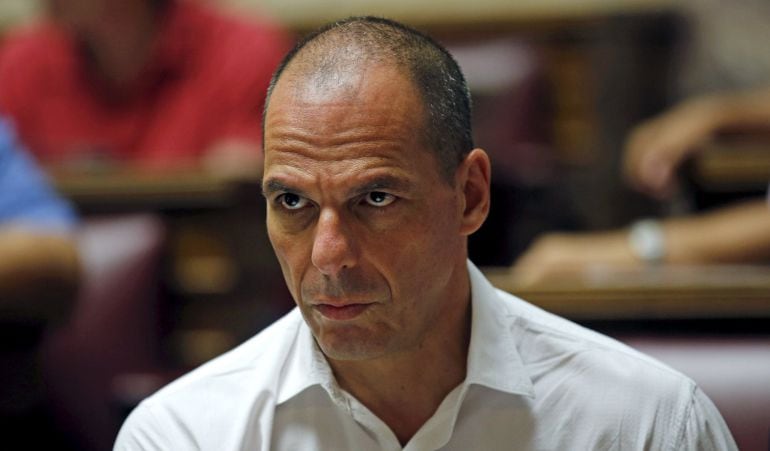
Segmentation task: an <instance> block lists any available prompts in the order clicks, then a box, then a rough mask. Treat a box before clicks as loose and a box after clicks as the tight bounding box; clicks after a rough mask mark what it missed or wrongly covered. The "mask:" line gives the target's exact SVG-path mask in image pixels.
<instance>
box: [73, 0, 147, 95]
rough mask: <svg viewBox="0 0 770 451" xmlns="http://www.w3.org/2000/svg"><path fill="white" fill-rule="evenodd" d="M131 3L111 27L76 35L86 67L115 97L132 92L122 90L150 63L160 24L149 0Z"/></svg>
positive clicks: (128, 87) (133, 81) (129, 85)
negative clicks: (133, 5)
mask: <svg viewBox="0 0 770 451" xmlns="http://www.w3.org/2000/svg"><path fill="white" fill-rule="evenodd" d="M134 4H135V5H137V6H136V7H135V8H131V9H128V10H127V11H126V15H125V17H122V18H120V20H116V21H113V23H112V24H111V26H110V27H106V26H105V27H97V28H96V29H94V30H92V32H90V33H88V34H85V35H81V36H80V38H79V39H80V43H81V45H82V46H83V48H84V50H85V55H86V58H87V64H88V68H89V70H91V71H92V74H93V75H94V76H95V77H96V78H97V79H98V80H100V81H101V82H102V83H103V86H104V88H105V89H106V90H107V91H108V93H109V94H110V96H114V97H116V98H122V97H124V96H126V95H129V94H131V93H129V92H124V91H125V90H126V89H128V90H130V89H131V85H132V84H133V83H135V82H136V81H137V79H138V77H139V76H140V74H141V73H142V71H143V70H144V69H145V67H146V66H147V64H148V63H149V60H150V58H151V57H152V53H153V50H154V48H155V45H156V41H157V37H158V33H159V28H160V19H161V18H160V14H159V13H158V11H156V10H155V9H153V8H152V7H150V5H149V2H134Z"/></svg>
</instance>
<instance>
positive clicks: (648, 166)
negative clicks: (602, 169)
mask: <svg viewBox="0 0 770 451" xmlns="http://www.w3.org/2000/svg"><path fill="white" fill-rule="evenodd" d="M756 128H765V129H768V128H770V88H766V89H761V90H756V91H748V92H741V93H730V94H720V95H710V96H704V97H698V98H695V99H692V100H688V101H685V102H683V103H681V104H679V105H677V106H675V107H674V108H672V109H671V110H669V111H667V112H665V113H663V114H661V115H660V116H657V117H655V118H653V119H651V120H649V121H646V122H643V123H642V124H640V125H639V126H637V127H636V128H634V130H632V132H631V134H630V135H629V139H628V141H627V143H626V148H625V158H624V166H623V171H624V175H625V177H626V179H627V180H628V182H629V183H630V184H631V186H633V187H634V188H636V189H638V190H639V191H642V192H645V193H647V194H650V195H652V196H655V197H658V198H665V197H668V196H670V195H671V194H672V192H673V189H674V180H675V174H676V171H677V169H678V168H679V167H680V165H681V164H682V163H683V162H684V161H685V160H686V159H687V158H688V157H690V156H692V155H693V154H695V153H697V152H698V151H699V150H700V148H701V145H702V144H704V143H705V142H707V141H708V140H709V139H711V138H712V137H713V136H714V135H715V134H716V133H718V132H720V131H725V130H732V129H756Z"/></svg>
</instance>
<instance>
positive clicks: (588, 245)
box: [511, 230, 643, 288]
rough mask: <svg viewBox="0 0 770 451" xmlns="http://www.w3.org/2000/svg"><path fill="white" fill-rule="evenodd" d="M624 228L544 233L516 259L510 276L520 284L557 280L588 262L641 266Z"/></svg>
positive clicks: (527, 284)
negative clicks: (586, 231) (632, 251)
mask: <svg viewBox="0 0 770 451" xmlns="http://www.w3.org/2000/svg"><path fill="white" fill-rule="evenodd" d="M627 236H628V235H627V233H626V231H625V230H623V231H612V232H600V233H580V234H565V233H550V234H546V235H542V236H541V237H540V238H538V239H537V240H535V242H534V243H533V244H532V246H530V248H529V249H528V250H527V251H526V252H525V253H524V254H523V255H522V256H521V257H520V258H519V259H518V260H517V261H516V262H515V263H514V265H513V267H512V268H511V277H513V280H514V282H515V283H516V284H517V285H518V286H519V287H522V288H523V287H531V286H534V285H538V284H543V283H544V282H546V281H548V280H556V278H557V277H558V276H559V275H560V274H565V273H574V272H576V271H581V270H584V269H586V268H587V267H589V266H594V265H605V266H622V267H624V268H629V267H636V266H642V265H643V263H642V262H640V261H639V260H638V259H637V258H636V257H635V256H634V255H633V254H632V253H631V248H630V246H629V244H628V237H627Z"/></svg>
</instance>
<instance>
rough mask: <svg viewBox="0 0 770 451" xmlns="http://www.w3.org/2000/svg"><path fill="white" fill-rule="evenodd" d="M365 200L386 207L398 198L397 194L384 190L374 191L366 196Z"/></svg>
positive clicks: (375, 205)
mask: <svg viewBox="0 0 770 451" xmlns="http://www.w3.org/2000/svg"><path fill="white" fill-rule="evenodd" d="M364 200H366V203H367V204H369V205H371V206H373V207H385V206H388V205H390V204H392V203H393V202H394V201H395V200H396V196H394V195H392V194H388V193H383V192H382V191H372V192H371V193H368V194H367V195H366V196H365V197H364Z"/></svg>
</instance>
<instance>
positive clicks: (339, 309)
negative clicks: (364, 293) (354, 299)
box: [313, 303, 373, 321]
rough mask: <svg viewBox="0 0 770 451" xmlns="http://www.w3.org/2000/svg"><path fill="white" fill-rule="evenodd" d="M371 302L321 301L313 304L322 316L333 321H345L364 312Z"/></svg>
mask: <svg viewBox="0 0 770 451" xmlns="http://www.w3.org/2000/svg"><path fill="white" fill-rule="evenodd" d="M372 305H373V304H331V303H328V304H326V303H321V304H316V305H314V306H313V308H314V309H316V310H317V311H318V313H320V314H321V316H323V317H324V318H327V319H331V320H335V321H347V320H351V319H354V318H356V317H358V316H359V315H361V314H362V313H364V312H365V311H366V310H367V309H368V308H369V307H371V306H372Z"/></svg>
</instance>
